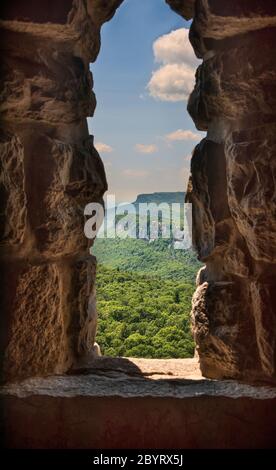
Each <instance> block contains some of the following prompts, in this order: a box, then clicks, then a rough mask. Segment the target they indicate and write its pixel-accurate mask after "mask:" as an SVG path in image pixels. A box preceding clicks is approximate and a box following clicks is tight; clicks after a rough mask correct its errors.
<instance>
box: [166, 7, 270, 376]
mask: <svg viewBox="0 0 276 470" xmlns="http://www.w3.org/2000/svg"><path fill="white" fill-rule="evenodd" d="M167 1H168V3H170V4H171V5H172V7H174V8H177V10H178V12H180V13H181V14H182V15H183V16H185V17H186V18H191V17H193V23H192V26H191V29H190V41H191V43H192V45H193V48H194V50H195V54H196V55H197V57H199V58H202V59H203V63H202V65H200V66H199V68H198V70H197V73H196V85H195V88H194V91H193V92H192V94H191V96H190V99H189V103H188V111H189V113H190V114H191V116H192V118H193V120H194V122H195V124H196V127H197V128H198V129H200V130H205V131H207V136H206V138H205V139H203V140H202V141H201V142H200V143H199V144H198V145H197V147H196V148H195V150H194V153H193V157H192V163H191V179H190V182H189V187H188V195H187V200H188V201H189V202H192V203H193V232H194V233H193V235H194V245H195V248H196V250H197V252H198V254H199V259H200V260H201V261H203V262H204V263H205V265H206V266H205V268H203V269H202V270H201V272H200V273H199V275H198V281H197V290H196V293H195V294H194V298H193V308H192V318H193V331H194V336H195V340H196V344H197V350H198V353H199V357H200V364H201V369H202V372H203V374H204V375H205V376H207V377H211V378H236V379H240V380H244V381H249V382H251V381H252V382H259V381H260V382H261V381H269V382H275V380H276V290H275V258H276V235H275V230H276V218H275V214H276V204H275V202H276V193H275V180H276V164H275V151H276V137H275V136H276V133H275V131H276V91H275V83H276V55H275V51H274V44H275V41H276V29H275V27H276V3H275V1H269V0H268V1H258V0H250V1H249V0H233V1H231V2H230V1H228V0H196V1H194V2H191V1H185V0H183V1H177V0H167ZM192 4H194V11H192V12H191V11H190V9H191V6H192Z"/></svg>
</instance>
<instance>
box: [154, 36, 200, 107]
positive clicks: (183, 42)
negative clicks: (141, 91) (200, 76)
mask: <svg viewBox="0 0 276 470" xmlns="http://www.w3.org/2000/svg"><path fill="white" fill-rule="evenodd" d="M188 34H189V32H188V29H186V28H181V29H178V30H176V31H172V32H171V33H169V34H165V35H164V36H161V37H160V38H158V39H157V40H156V41H155V42H154V44H153V53H154V58H155V61H156V62H158V63H161V64H162V65H161V67H159V69H157V70H155V71H153V73H152V77H151V79H150V81H149V83H148V85H147V89H148V90H149V94H150V95H151V96H152V97H153V98H155V99H157V100H161V101H172V102H176V101H183V100H187V99H188V96H189V94H190V93H191V91H192V90H193V87H194V82H195V70H196V67H197V66H198V65H199V63H200V61H199V60H198V59H197V58H196V56H195V54H194V51H193V48H192V46H191V44H190V42H189V39H188Z"/></svg>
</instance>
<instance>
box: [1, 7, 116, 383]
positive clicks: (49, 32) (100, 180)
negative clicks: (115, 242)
mask: <svg viewBox="0 0 276 470" xmlns="http://www.w3.org/2000/svg"><path fill="white" fill-rule="evenodd" d="M121 2H122V0H109V1H108V2H107V1H104V0H89V1H88V2H86V1H85V0H61V1H58V2H53V1H48V0H42V1H39V2H38V1H16V0H9V1H3V2H1V11H0V19H1V21H0V27H1V32H0V47H1V62H2V67H1V90H0V111H1V123H0V124H1V129H0V133H1V139H0V146H1V179H0V198H1V210H0V217H1V246H0V257H1V283H0V290H1V305H0V310H1V325H0V330H1V338H0V362H1V370H2V371H3V374H2V375H3V376H4V378H5V379H13V378H20V377H24V376H29V375H36V374H40V375H43V374H47V373H55V372H63V371H65V370H67V369H68V368H69V367H70V366H71V365H72V363H73V362H74V361H75V359H76V358H77V357H78V356H79V355H84V354H86V353H88V352H89V351H90V350H91V348H92V347H93V343H94V337H95V328H96V309H95V289H94V287H93V285H94V279H95V261H94V258H93V257H91V256H89V255H88V252H89V251H88V243H87V240H86V238H85V237H84V234H83V225H84V219H83V209H84V207H85V205H86V204H87V203H89V202H93V201H99V202H101V201H102V195H103V193H104V191H105V190H106V187H107V184H106V178H105V172H104V168H103V164H102V162H101V160H100V157H99V155H98V153H97V151H96V150H95V148H94V146H93V137H91V136H89V134H88V129H87V123H86V118H87V116H91V115H93V112H94V109H95V106H96V99H95V96H94V93H93V91H92V87H93V79H92V75H91V73H90V71H89V62H93V61H94V60H95V59H96V57H97V55H98V52H99V48H100V28H101V25H102V23H103V22H105V21H106V20H108V19H110V18H111V17H112V15H113V14H114V12H115V10H116V8H117V7H118V6H119V4H120V3H121Z"/></svg>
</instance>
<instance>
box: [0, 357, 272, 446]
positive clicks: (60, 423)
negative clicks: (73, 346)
mask: <svg viewBox="0 0 276 470" xmlns="http://www.w3.org/2000/svg"><path fill="white" fill-rule="evenodd" d="M91 367H92V369H90V370H89V368H88V369H83V370H82V371H80V370H78V371H77V375H75V374H71V375H67V376H56V377H45V378H33V379H27V380H25V381H23V382H21V383H20V384H19V383H14V384H10V385H7V386H5V387H2V388H1V389H0V401H1V407H2V409H3V415H2V420H1V423H0V431H1V436H2V439H3V444H4V446H5V447H8V448H21V449H22V448H57V449H60V448H66V449H71V448H87V449H93V448H97V449H106V448H107V449H108V448H109V449H110V448H113V449H121V448H124V449H125V448H135V449H139V448H150V449H177V448H180V449H184V448H192V449H198V448H228V449H229V448H250V449H253V448H271V447H275V443H276V441H275V436H276V424H275V423H276V407H275V401H276V391H275V388H271V387H267V386H258V387H256V386H250V385H245V384H240V383H238V382H235V381H216V380H206V379H202V378H200V373H199V371H198V368H197V365H196V361H195V360H185V359H184V360H171V361H164V360H132V359H126V358H121V359H119V358H118V359H108V358H99V359H98V360H96V361H95V360H94V361H93V363H91ZM187 373H188V375H189V378H188V377H186V374H187ZM195 378H196V379H197V380H194V379H195ZM192 379H193V380H192ZM126 410H127V412H126ZM202 423H204V425H202Z"/></svg>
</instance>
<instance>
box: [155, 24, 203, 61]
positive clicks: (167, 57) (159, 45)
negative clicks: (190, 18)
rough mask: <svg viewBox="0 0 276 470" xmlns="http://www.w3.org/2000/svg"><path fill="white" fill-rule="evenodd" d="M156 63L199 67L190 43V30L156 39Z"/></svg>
mask: <svg viewBox="0 0 276 470" xmlns="http://www.w3.org/2000/svg"><path fill="white" fill-rule="evenodd" d="M153 53H154V57H155V60H156V62H160V63H163V64H183V63H185V64H188V65H190V66H191V67H192V68H195V67H197V65H198V62H199V61H198V59H197V57H196V56H195V53H194V50H193V48H192V46H191V44H190V41H189V30H188V29H186V28H181V29H177V30H175V31H171V33H169V34H164V36H161V37H160V38H158V39H156V41H155V42H154V43H153Z"/></svg>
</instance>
